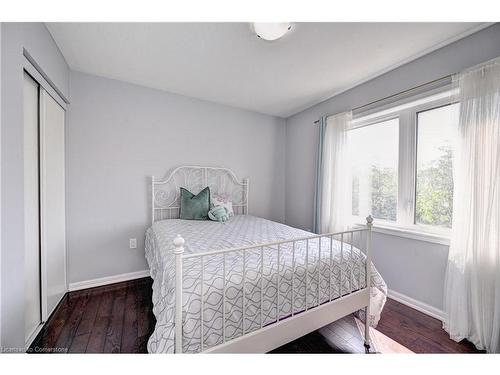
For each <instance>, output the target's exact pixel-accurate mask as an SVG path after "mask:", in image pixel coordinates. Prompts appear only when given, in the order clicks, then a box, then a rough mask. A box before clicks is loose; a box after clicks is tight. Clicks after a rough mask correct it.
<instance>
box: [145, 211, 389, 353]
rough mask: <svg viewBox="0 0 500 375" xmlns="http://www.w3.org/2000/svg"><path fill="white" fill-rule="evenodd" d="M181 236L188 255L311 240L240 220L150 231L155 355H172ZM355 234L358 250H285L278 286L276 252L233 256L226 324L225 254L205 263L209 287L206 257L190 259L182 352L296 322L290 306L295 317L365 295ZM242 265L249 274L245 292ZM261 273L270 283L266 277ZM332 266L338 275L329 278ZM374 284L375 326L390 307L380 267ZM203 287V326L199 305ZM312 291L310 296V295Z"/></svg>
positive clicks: (325, 246) (326, 242)
mask: <svg viewBox="0 0 500 375" xmlns="http://www.w3.org/2000/svg"><path fill="white" fill-rule="evenodd" d="M177 234H181V235H182V236H183V237H184V239H185V241H186V243H185V254H189V253H199V252H206V251H210V250H220V249H224V248H234V247H242V246H251V245H255V244H263V243H270V242H275V241H284V240H291V239H295V238H301V237H307V236H311V235H312V233H309V232H306V231H303V230H300V229H296V228H292V227H289V226H287V225H283V224H279V223H276V222H273V221H269V220H265V219H262V218H258V217H254V216H250V215H237V216H234V217H232V218H231V219H230V220H229V221H228V222H226V223H218V222H213V221H192V220H180V219H173V220H163V221H159V222H157V223H155V224H154V225H153V226H152V227H151V228H149V229H148V230H147V232H146V259H147V261H148V263H149V267H150V272H151V277H152V278H153V280H154V281H153V312H154V314H155V316H156V327H155V330H154V332H153V334H152V335H151V337H150V339H149V342H148V351H149V352H150V353H173V351H174V333H175V332H174V331H175V329H174V315H175V299H174V296H175V258H174V255H173V253H172V250H173V248H174V246H173V243H172V241H173V239H174V238H175V236H176V235H177ZM357 235H358V234H355V235H354V241H353V244H354V246H352V248H351V246H350V245H349V244H348V243H344V245H343V247H341V244H340V241H337V240H333V241H330V239H328V238H323V239H322V240H321V243H320V241H319V240H318V239H314V240H309V241H301V242H296V244H295V247H294V248H293V247H292V245H291V244H282V245H280V251H279V254H280V260H279V264H280V265H281V266H280V270H279V274H280V277H279V280H278V277H277V274H278V273H277V264H278V259H277V257H278V251H277V247H273V248H264V249H263V250H262V251H261V249H260V248H257V249H254V250H248V251H246V254H245V256H243V252H238V253H230V254H227V255H226V257H225V270H226V278H225V279H226V285H225V286H226V294H225V300H226V304H225V319H223V317H224V315H223V309H222V305H223V292H222V291H223V290H224V287H223V269H224V257H223V255H222V254H218V255H209V256H206V257H204V277H203V283H202V282H201V274H202V273H201V260H200V258H194V259H186V260H184V272H183V280H184V290H183V314H184V316H183V321H184V323H183V352H189V353H194V352H200V351H201V350H202V343H201V340H200V337H201V334H202V331H203V337H204V340H203V349H206V348H208V347H210V346H214V345H217V344H220V343H222V342H223V340H224V336H223V326H225V339H226V340H230V339H233V338H236V337H239V336H241V335H242V334H243V333H249V332H252V331H254V330H256V329H259V328H260V327H261V325H262V326H264V325H267V324H269V323H272V322H275V321H276V319H277V311H278V312H279V318H280V319H282V318H285V317H287V316H289V315H291V312H292V305H293V312H294V313H299V312H301V311H304V310H305V309H306V308H310V307H313V306H317V305H318V300H319V303H324V302H327V301H328V300H330V299H334V298H338V297H339V296H340V295H341V294H342V295H344V294H347V293H349V292H351V291H354V290H357V289H359V288H360V287H361V288H363V287H364V286H365V275H364V262H365V256H364V254H363V253H361V252H360V251H359V250H358V249H357V248H356V247H355V246H356V243H357V242H356V241H357V240H356V239H357ZM349 238H350V237H349V236H345V238H344V241H346V242H347V241H348V240H349ZM363 245H364V243H363ZM293 253H295V256H293ZM262 254H263V258H262V257H261V255H262ZM330 254H331V257H330ZM243 261H245V274H246V282H245V285H244V287H243V280H242V274H243ZM306 264H307V265H308V266H307V267H306ZM262 266H263V268H264V273H263V274H264V277H261V275H262V273H261V267H262ZM330 267H331V270H332V272H329V270H330ZM306 270H307V271H306ZM330 274H331V278H330V279H329V275H330ZM318 281H319V289H318ZM278 283H279V293H277V290H278ZM371 283H372V289H371V294H372V305H371V314H370V319H369V322H370V324H371V325H373V326H375V325H376V324H377V322H378V320H379V318H380V312H381V311H382V308H383V305H384V303H385V300H386V295H387V286H386V285H385V282H384V281H383V279H382V278H381V276H380V275H379V273H378V272H377V271H376V269H375V268H374V267H372V275H371ZM292 284H293V290H294V293H293V297H292ZM341 285H342V287H340V286H341ZM202 288H203V296H204V298H203V325H202V323H201V305H202V304H201V298H200V294H201V289H202ZM341 289H342V292H340V290H341ZM306 290H309V292H308V293H307V295H306V292H305V291H306ZM243 293H245V298H243ZM306 300H307V301H306ZM306 303H307V305H306ZM261 306H262V311H263V314H262V316H261V314H260V311H261ZM223 320H224V321H223Z"/></svg>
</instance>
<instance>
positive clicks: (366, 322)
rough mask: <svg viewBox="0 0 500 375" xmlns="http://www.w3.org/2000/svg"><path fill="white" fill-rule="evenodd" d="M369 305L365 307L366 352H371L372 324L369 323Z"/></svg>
mask: <svg viewBox="0 0 500 375" xmlns="http://www.w3.org/2000/svg"><path fill="white" fill-rule="evenodd" d="M369 313H370V312H369V308H368V306H367V307H365V343H364V345H365V351H366V353H370V324H369V323H368V316H369V315H368V314H369Z"/></svg>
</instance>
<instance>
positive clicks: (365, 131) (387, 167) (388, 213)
mask: <svg viewBox="0 0 500 375" xmlns="http://www.w3.org/2000/svg"><path fill="white" fill-rule="evenodd" d="M398 129H399V120H398V119H397V118H396V119H390V120H386V121H381V122H378V123H376V124H373V125H371V126H364V127H361V128H357V129H354V130H352V131H351V132H350V134H349V145H350V147H352V148H351V150H353V151H354V155H356V156H357V157H356V158H353V165H352V212H353V215H356V216H361V215H363V214H365V213H367V212H371V214H372V215H373V217H374V218H376V219H383V220H390V221H396V214H397V204H398V203H397V201H398V133H399V130H398ZM374 139H377V142H376V143H374V142H373V140H374Z"/></svg>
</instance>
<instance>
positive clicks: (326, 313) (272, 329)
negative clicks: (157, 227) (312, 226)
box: [151, 166, 373, 353]
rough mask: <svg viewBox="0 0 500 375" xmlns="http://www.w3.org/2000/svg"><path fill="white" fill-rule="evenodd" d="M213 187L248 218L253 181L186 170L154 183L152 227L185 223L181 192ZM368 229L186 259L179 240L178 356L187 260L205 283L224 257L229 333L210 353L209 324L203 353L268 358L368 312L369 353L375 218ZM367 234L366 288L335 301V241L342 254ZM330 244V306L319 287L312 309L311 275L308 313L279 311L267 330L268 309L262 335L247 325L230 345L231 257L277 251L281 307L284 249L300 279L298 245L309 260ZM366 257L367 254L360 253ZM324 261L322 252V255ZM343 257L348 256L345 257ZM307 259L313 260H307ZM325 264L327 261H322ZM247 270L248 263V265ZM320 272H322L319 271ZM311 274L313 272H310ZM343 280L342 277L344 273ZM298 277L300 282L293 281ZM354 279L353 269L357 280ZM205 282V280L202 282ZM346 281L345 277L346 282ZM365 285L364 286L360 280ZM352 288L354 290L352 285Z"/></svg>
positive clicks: (212, 170) (215, 170) (213, 170)
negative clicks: (314, 243)
mask: <svg viewBox="0 0 500 375" xmlns="http://www.w3.org/2000/svg"><path fill="white" fill-rule="evenodd" d="M206 186H209V187H210V190H211V192H215V193H218V194H223V195H228V196H230V197H231V198H232V199H233V208H234V210H235V214H247V213H248V186H249V181H248V179H244V180H243V181H242V182H239V181H238V179H237V178H236V176H235V174H234V173H233V172H232V171H230V170H229V169H226V168H219V167H198V166H182V167H178V168H176V169H174V170H173V171H172V172H171V173H170V175H169V176H168V177H167V178H166V179H163V180H155V178H154V176H153V177H152V178H151V187H152V189H151V198H152V210H151V219H152V223H154V222H155V221H158V220H164V219H176V218H178V217H179V210H180V203H179V195H180V187H184V188H186V189H188V190H190V191H191V192H193V193H195V194H197V193H198V192H199V191H201V190H202V189H203V188H204V187H206ZM366 222H367V223H366V227H363V228H360V229H353V230H347V231H343V232H337V233H328V234H321V235H311V236H308V237H304V238H296V239H293V240H285V241H276V242H270V243H263V244H257V245H252V246H245V247H238V248H231V249H221V250H216V251H208V252H203V253H193V254H184V239H183V238H182V236H181V235H180V234H178V235H177V236H176V238H175V239H174V240H173V244H174V251H173V253H174V255H175V353H182V350H183V347H182V346H183V343H182V337H183V335H182V330H183V300H182V293H183V288H184V287H183V261H184V260H185V259H193V258H199V259H200V261H201V265H202V266H201V277H202V278H203V274H204V266H203V264H204V263H203V261H204V257H206V256H213V255H215V254H222V256H223V257H224V263H223V264H224V266H223V267H224V273H223V298H224V301H223V303H222V310H223V311H222V313H223V328H222V333H223V334H222V336H223V343H222V344H219V345H216V346H212V347H209V348H204V341H205V336H204V332H203V323H202V324H201V328H200V329H201V335H200V340H201V348H202V352H204V353H266V352H268V351H270V350H273V349H275V348H277V347H279V346H281V345H284V344H286V343H288V342H290V341H293V340H295V339H297V338H299V337H301V336H304V335H306V334H308V333H310V332H312V331H314V330H316V329H319V328H321V327H323V326H325V325H327V324H329V323H331V322H334V321H336V320H338V319H340V318H342V317H344V316H346V315H348V314H351V313H353V312H356V311H358V310H360V309H364V310H365V332H364V337H365V341H364V343H365V347H366V348H367V350H368V349H369V347H370V330H369V324H368V321H369V318H368V317H369V315H370V287H371V283H370V281H371V277H370V275H371V231H372V225H373V224H372V223H373V218H372V217H371V216H368V217H367V218H366ZM363 232H365V233H366V250H365V256H366V260H365V286H364V287H361V283H360V284H358V285H359V289H358V290H354V291H353V290H352V289H350V290H349V292H348V293H343V291H342V290H343V289H342V285H341V286H340V289H339V290H340V294H339V297H338V298H332V294H331V279H332V272H333V267H332V256H331V251H332V245H331V243H332V242H331V241H333V239H334V237H337V238H338V237H340V242H341V249H343V248H344V243H345V241H344V238H348V236H349V235H350V239H351V240H350V243H351V244H352V243H353V235H354V233H359V234H361V233H363ZM323 238H326V239H328V240H329V241H330V266H329V267H328V273H327V276H328V277H329V280H330V282H329V283H330V284H329V288H330V293H329V298H328V301H326V302H323V303H321V301H320V299H319V285H318V288H317V289H318V290H317V291H316V293H318V303H317V304H314V305H312V306H311V305H308V303H307V300H308V299H307V297H308V295H309V294H312V293H315V292H313V291H311V290H310V289H307V278H308V275H309V273H307V274H306V290H305V310H304V311H301V312H295V311H294V307H293V303H292V308H291V314H290V316H288V317H285V318H280V314H279V313H278V309H277V310H276V311H277V313H276V320H275V321H274V322H273V323H270V324H268V325H264V326H263V325H262V315H263V311H262V305H261V309H260V320H261V326H260V329H257V330H254V331H252V332H250V333H246V332H245V328H244V327H245V325H244V324H243V325H242V327H243V335H242V336H239V337H237V338H234V339H231V340H226V328H225V325H224V322H225V313H226V306H225V296H226V285H227V282H226V277H227V275H226V272H225V264H226V263H225V259H226V256H227V255H228V254H231V253H242V254H243V259H245V255H246V252H247V251H250V250H254V251H255V250H256V249H260V251H261V256H262V252H263V249H264V248H272V249H275V250H276V251H277V259H278V266H277V271H275V272H276V274H277V279H276V280H277V290H278V294H277V301H276V305H277V307H278V305H279V299H280V298H279V297H280V292H279V290H280V289H279V283H280V278H283V277H282V276H281V275H280V272H279V270H280V249H281V247H282V246H283V245H285V244H288V245H290V244H291V246H292V248H293V270H292V275H294V274H295V244H296V243H298V242H300V241H306V246H307V247H306V254H308V253H309V241H311V240H318V241H320V242H321V239H323ZM359 250H360V251H361V248H360V249H359ZM319 254H320V257H321V250H320V253H319ZM341 254H342V252H341ZM306 259H307V255H306ZM320 259H321V258H320ZM243 264H245V261H243ZM308 266H309V263H307V261H306V270H307V269H308ZM359 267H360V268H359V271H360V272H359V277H360V278H361V264H359ZM263 269H264V267H263V265H262V266H261V271H260V272H261V279H262V278H263ZM318 269H320V267H318ZM307 272H309V271H307ZM320 272H321V271H318V280H319V278H320ZM341 275H342V271H341ZM292 277H294V276H292ZM350 277H351V278H352V269H351V275H350ZM202 280H203V279H202ZM340 280H342V276H341V277H340ZM360 281H361V280H360ZM242 283H243V286H244V285H246V284H245V283H246V272H245V266H243V275H242ZM293 285H294V284H293V282H292V288H291V289H292V292H291V298H292V301H293V300H294V295H295V288H294V286H293ZM349 285H350V288H352V285H351V284H349ZM203 299H204V293H203V287H202V290H201V295H200V301H201V304H202V305H201V309H200V315H201V316H200V319H201V322H203V314H204V308H203ZM243 306H245V292H244V289H243ZM244 311H245V310H244V309H243V317H242V320H243V322H244V319H245V316H244Z"/></svg>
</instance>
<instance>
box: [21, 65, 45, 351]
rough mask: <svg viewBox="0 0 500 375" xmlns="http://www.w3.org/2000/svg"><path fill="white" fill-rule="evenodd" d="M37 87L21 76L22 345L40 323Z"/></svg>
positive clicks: (25, 76)
mask: <svg viewBox="0 0 500 375" xmlns="http://www.w3.org/2000/svg"><path fill="white" fill-rule="evenodd" d="M38 88H39V86H38V83H36V82H35V81H34V80H33V79H32V78H31V77H30V76H28V75H27V74H25V75H24V244H25V247H24V272H25V277H24V280H25V284H24V287H25V310H24V322H25V330H24V334H25V341H26V342H27V341H28V340H29V339H30V337H31V336H32V335H33V333H34V332H35V330H36V329H37V327H38V326H39V325H40V323H41V321H42V316H41V313H42V310H41V294H40V293H41V289H40V230H39V225H40V219H39V171H38V168H39V162H38V151H39V147H38Z"/></svg>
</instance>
